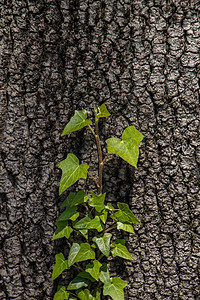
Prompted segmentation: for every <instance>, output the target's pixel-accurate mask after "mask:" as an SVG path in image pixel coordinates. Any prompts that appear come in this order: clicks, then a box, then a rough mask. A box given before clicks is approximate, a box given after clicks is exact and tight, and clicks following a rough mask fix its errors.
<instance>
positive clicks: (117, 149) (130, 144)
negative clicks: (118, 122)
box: [106, 126, 143, 167]
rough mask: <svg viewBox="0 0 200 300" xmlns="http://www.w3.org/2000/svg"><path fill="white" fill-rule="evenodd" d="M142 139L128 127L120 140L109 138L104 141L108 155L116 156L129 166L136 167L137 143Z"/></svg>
mask: <svg viewBox="0 0 200 300" xmlns="http://www.w3.org/2000/svg"><path fill="white" fill-rule="evenodd" d="M142 139H143V135H142V134H141V133H140V132H139V131H138V130H137V129H136V128H135V127H134V126H129V127H127V128H126V129H125V130H124V132H123V133H122V139H119V138H110V139H108V140H106V143H107V146H108V153H110V154H118V155H119V156H120V157H121V158H122V159H124V160H125V161H127V162H128V163H129V164H130V165H132V166H134V167H137V161H138V155H139V143H140V142H141V141H142Z"/></svg>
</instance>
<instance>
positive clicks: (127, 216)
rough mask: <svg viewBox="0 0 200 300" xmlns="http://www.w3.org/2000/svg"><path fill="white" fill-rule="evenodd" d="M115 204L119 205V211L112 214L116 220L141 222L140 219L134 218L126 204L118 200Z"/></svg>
mask: <svg viewBox="0 0 200 300" xmlns="http://www.w3.org/2000/svg"><path fill="white" fill-rule="evenodd" d="M117 206H118V207H119V211H117V212H116V213H115V214H114V218H115V219H117V221H119V222H121V223H129V224H132V223H136V224H141V223H140V221H139V220H138V219H137V218H136V216H135V215H134V214H133V213H132V211H131V210H130V209H129V206H128V204H125V203H120V202H118V203H117Z"/></svg>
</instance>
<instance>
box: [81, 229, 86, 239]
mask: <svg viewBox="0 0 200 300" xmlns="http://www.w3.org/2000/svg"><path fill="white" fill-rule="evenodd" d="M79 232H80V233H81V234H82V235H83V236H84V238H86V240H87V239H88V230H87V229H79Z"/></svg>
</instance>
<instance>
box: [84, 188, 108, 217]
mask: <svg viewBox="0 0 200 300" xmlns="http://www.w3.org/2000/svg"><path fill="white" fill-rule="evenodd" d="M91 194H92V198H91V199H89V203H88V204H89V206H91V207H95V209H96V211H98V212H101V211H102V210H103V209H104V207H105V205H104V201H105V196H106V193H104V194H103V195H96V194H95V193H93V192H91Z"/></svg>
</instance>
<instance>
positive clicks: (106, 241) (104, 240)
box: [92, 233, 112, 257]
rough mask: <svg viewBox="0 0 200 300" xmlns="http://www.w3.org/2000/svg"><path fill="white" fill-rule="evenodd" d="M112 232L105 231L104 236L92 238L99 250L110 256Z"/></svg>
mask: <svg viewBox="0 0 200 300" xmlns="http://www.w3.org/2000/svg"><path fill="white" fill-rule="evenodd" d="M111 237H112V234H111V233H104V235H103V237H94V238H93V239H92V240H93V242H95V243H96V244H97V246H98V248H99V250H100V251H101V252H102V253H103V254H104V255H105V256H106V257H108V256H109V255H110V239H111Z"/></svg>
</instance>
